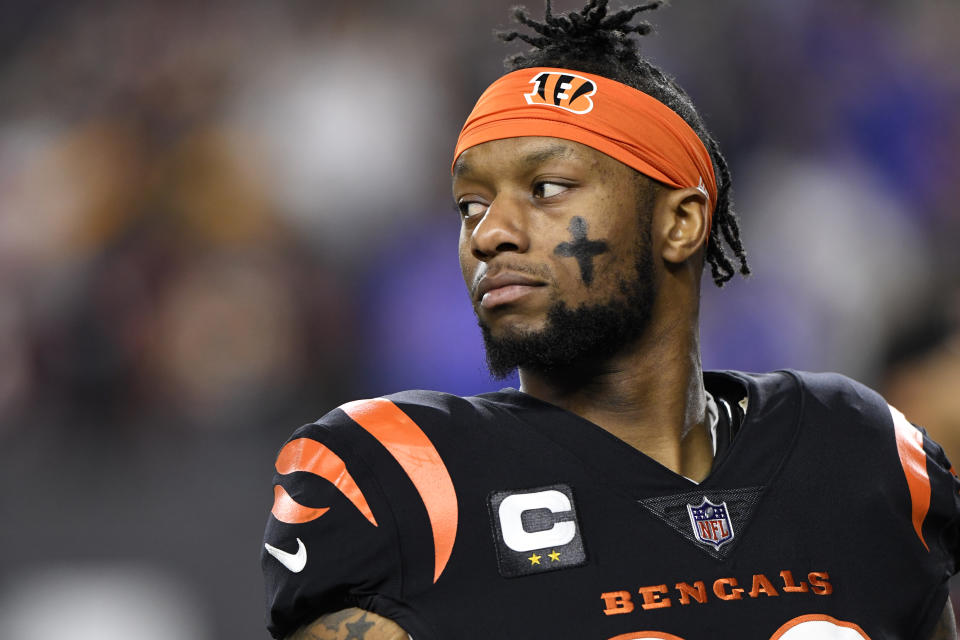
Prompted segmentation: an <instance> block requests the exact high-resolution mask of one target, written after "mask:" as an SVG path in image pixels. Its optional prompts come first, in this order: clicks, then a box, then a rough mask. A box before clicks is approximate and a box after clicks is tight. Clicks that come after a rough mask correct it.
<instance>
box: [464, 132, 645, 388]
mask: <svg viewBox="0 0 960 640" xmlns="http://www.w3.org/2000/svg"><path fill="white" fill-rule="evenodd" d="M453 195H454V199H455V201H456V202H457V206H458V208H459V209H460V212H461V216H462V219H463V224H462V227H461V232H460V266H461V269H462V271H463V277H464V280H465V281H466V284H467V288H468V290H469V292H470V295H471V300H472V302H473V306H474V310H475V312H476V314H477V318H478V320H479V323H480V326H481V328H482V329H483V333H484V340H485V343H486V347H487V359H488V362H489V364H490V368H491V372H492V373H493V374H494V375H496V376H498V377H502V376H505V375H506V374H508V373H509V372H510V371H511V370H512V369H514V368H515V367H518V366H519V367H524V368H530V369H532V370H551V369H555V368H561V367H569V366H571V365H575V364H577V363H581V362H585V361H588V360H590V359H595V358H604V357H607V356H609V355H612V354H613V353H615V352H616V350H617V349H619V348H620V347H622V346H623V345H624V344H625V343H626V342H628V341H631V340H633V339H635V338H636V337H638V336H639V335H640V334H641V333H642V332H643V330H644V328H645V327H646V325H647V323H648V321H649V315H650V308H651V306H652V301H653V300H652V299H653V292H654V283H653V268H652V263H653V261H652V254H651V247H650V209H651V207H652V202H653V184H652V183H651V182H650V181H648V180H646V179H644V178H642V177H640V176H638V174H637V173H636V172H635V171H634V170H633V169H631V168H629V167H627V166H626V165H624V164H622V163H620V162H618V161H616V160H614V159H612V158H610V157H609V156H607V155H605V154H603V153H600V152H599V151H596V150H594V149H591V148H590V147H587V146H585V145H582V144H579V143H576V142H571V141H567V140H561V139H558V138H544V137H524V138H510V139H506V140H495V141H492V142H487V143H484V144H481V145H478V146H476V147H472V148H470V149H468V150H467V151H465V152H464V153H463V154H462V155H461V156H460V159H459V160H458V162H457V165H456V168H455V171H454V180H453Z"/></svg>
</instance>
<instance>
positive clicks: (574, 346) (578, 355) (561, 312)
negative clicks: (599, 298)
mask: <svg viewBox="0 0 960 640" xmlns="http://www.w3.org/2000/svg"><path fill="white" fill-rule="evenodd" d="M619 289H620V295H616V294H614V295H613V296H611V298H610V299H608V300H606V301H604V302H601V303H599V304H593V305H586V304H584V305H580V306H578V307H576V308H574V309H571V308H570V307H568V306H567V304H566V303H565V302H563V301H560V300H558V301H556V302H554V304H553V305H551V307H550V309H549V311H548V312H547V321H546V324H545V325H544V327H543V328H542V329H540V330H537V331H524V332H515V333H513V334H510V335H505V336H500V337H495V336H494V335H493V333H492V332H491V330H490V327H489V326H488V325H486V324H485V323H484V322H483V321H482V320H479V319H478V322H479V324H480V329H481V331H482V332H483V343H484V347H485V348H486V353H487V367H488V368H489V369H490V374H491V375H492V376H493V377H494V378H496V379H497V380H502V379H503V378H506V377H507V376H508V375H510V373H511V372H512V371H513V370H514V369H516V368H518V367H519V368H522V369H528V370H530V371H533V372H536V373H540V374H544V373H551V372H556V373H559V372H564V371H565V372H572V371H573V369H574V368H576V367H577V366H578V365H581V366H585V365H587V364H588V363H594V362H599V361H603V360H604V359H606V358H609V357H610V356H613V355H614V354H616V353H617V352H618V351H620V349H622V348H623V347H624V346H625V345H627V344H629V343H631V342H633V341H635V340H636V339H638V338H639V337H640V336H641V335H642V334H643V333H644V331H646V329H647V326H648V325H649V323H650V316H651V315H652V312H653V300H654V294H655V293H656V286H655V284H654V276H653V256H652V253H651V245H650V242H649V237H647V238H646V241H645V242H641V244H640V247H639V254H638V256H637V259H636V262H635V263H634V269H633V272H632V273H631V274H629V275H628V276H627V277H622V278H620V282H619Z"/></svg>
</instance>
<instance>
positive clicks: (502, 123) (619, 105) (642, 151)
mask: <svg viewBox="0 0 960 640" xmlns="http://www.w3.org/2000/svg"><path fill="white" fill-rule="evenodd" d="M521 136H549V137H553V138H563V139H564V140H573V141H574V142H580V143H582V144H585V145H587V146H588V147H592V148H594V149H596V150H597V151H601V152H603V153H605V154H607V155H608V156H610V157H611V158H614V159H616V160H619V161H620V162H622V163H624V164H625V165H627V166H629V167H633V168H634V169H636V170H637V171H639V172H640V173H642V174H644V175H646V176H649V177H651V178H653V179H654V180H658V181H660V182H662V183H664V184H667V185H670V186H671V187H675V188H677V189H681V188H684V187H696V188H698V189H700V191H702V192H703V193H704V194H706V195H707V197H708V198H709V199H710V204H709V206H708V210H709V212H710V217H711V218H712V217H713V208H714V206H716V202H717V181H716V178H715V177H714V175H713V164H712V163H711V162H710V154H709V153H707V149H706V147H704V146H703V141H701V140H700V137H699V136H698V135H697V134H696V133H695V132H694V130H693V129H691V128H690V125H688V124H687V123H686V122H684V120H683V118H681V117H680V116H678V115H677V114H676V113H674V112H673V110H672V109H670V107H668V106H666V105H665V104H663V103H662V102H660V101H659V100H657V99H655V98H653V97H651V96H649V95H647V94H645V93H643V92H642V91H638V90H636V89H634V88H632V87H628V86H627V85H625V84H621V83H619V82H617V81H615V80H610V79H609V78H604V77H603V76H597V75H593V74H589V73H581V72H579V71H576V72H575V71H570V70H568V69H553V68H547V67H537V68H532V69H521V70H520V71H514V72H512V73H508V74H507V75H505V76H503V77H502V78H500V79H499V80H497V81H496V82H494V83H493V84H492V85H490V86H489V87H488V88H487V90H486V91H484V92H483V95H482V96H480V99H479V100H478V101H477V104H476V106H475V107H474V108H473V112H472V113H471V114H470V117H468V118H467V122H466V124H464V125H463V130H461V131H460V138H459V139H458V140H457V148H456V151H455V152H454V156H453V161H454V165H455V164H456V161H457V158H459V157H460V154H461V153H463V152H464V151H466V150H467V149H469V148H470V147H473V146H476V145H478V144H481V143H484V142H489V141H491V140H501V139H503V138H516V137H521ZM452 169H453V167H452V166H451V171H452ZM708 227H709V222H708Z"/></svg>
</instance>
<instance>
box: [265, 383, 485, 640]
mask: <svg viewBox="0 0 960 640" xmlns="http://www.w3.org/2000/svg"><path fill="white" fill-rule="evenodd" d="M485 407H486V405H485V402H484V401H483V400H480V399H467V398H461V397H459V396H454V395H450V394H445V393H439V392H432V391H404V392H401V393H397V394H392V395H389V396H385V397H379V398H370V399H364V400H355V401H352V402H347V403H344V404H342V405H340V406H339V407H337V408H335V409H333V410H332V411H330V412H329V413H327V414H326V415H324V416H323V417H322V418H320V419H319V420H317V421H316V422H313V423H310V424H307V425H303V426H301V427H300V428H298V429H297V430H296V431H295V432H294V433H293V435H292V436H291V437H290V438H289V439H288V440H287V441H286V442H285V443H284V445H283V447H282V448H281V449H280V452H279V454H278V456H277V459H276V462H275V472H276V473H275V475H274V486H273V492H274V503H273V506H272V508H271V511H270V515H269V516H268V520H267V526H266V531H265V533H264V545H263V551H262V554H261V561H262V566H263V571H264V576H265V579H266V587H267V606H268V617H269V624H268V626H269V629H270V631H271V633H272V634H273V635H274V637H277V638H282V637H286V636H287V635H289V634H290V633H292V632H293V631H295V630H296V629H297V628H298V627H299V626H301V625H303V624H305V623H308V622H310V621H312V620H314V619H316V618H317V617H319V616H320V615H323V614H325V613H330V612H333V611H337V610H339V609H344V608H347V607H359V608H362V609H365V610H369V611H373V612H374V613H378V614H380V615H383V616H385V617H388V618H390V619H392V620H395V621H396V622H398V623H399V624H400V625H401V626H404V628H407V629H416V628H417V624H418V622H417V621H416V620H414V619H412V618H409V617H408V614H409V612H408V611H405V610H404V609H403V608H402V607H401V606H400V605H399V603H401V602H402V601H403V594H404V593H406V592H410V591H411V590H417V589H420V588H423V587H425V586H428V585H430V584H432V583H433V582H435V580H436V579H437V578H438V577H439V575H440V574H441V573H442V572H443V571H444V569H445V567H446V564H447V562H448V561H449V558H450V555H451V552H452V547H453V543H454V539H455V537H456V531H457V522H458V501H457V492H456V490H455V489H454V486H453V481H452V479H451V472H450V468H449V465H450V464H451V460H450V458H455V456H454V455H452V453H451V451H453V450H454V447H455V446H456V445H457V441H458V440H459V439H460V438H459V437H458V436H457V433H468V432H470V431H471V429H470V428H469V427H470V426H471V425H474V424H475V420H476V418H477V416H478V415H480V414H482V413H483V411H485V410H486V408H485ZM465 448H466V447H463V446H457V449H465ZM441 451H444V452H445V454H446V455H441ZM304 549H305V551H303V550H304ZM301 555H302V558H301V557H300V556H301Z"/></svg>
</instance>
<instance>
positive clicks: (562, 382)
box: [520, 327, 713, 482]
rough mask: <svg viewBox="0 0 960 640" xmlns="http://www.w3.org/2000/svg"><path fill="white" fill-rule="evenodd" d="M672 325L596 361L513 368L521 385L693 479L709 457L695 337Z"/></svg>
mask: <svg viewBox="0 0 960 640" xmlns="http://www.w3.org/2000/svg"><path fill="white" fill-rule="evenodd" d="M672 329H673V330H667V331H662V332H656V333H654V334H653V335H651V333H650V332H648V333H647V335H646V336H645V337H644V338H641V339H640V340H639V341H638V342H637V343H636V344H634V345H631V346H630V347H629V348H627V349H624V350H622V351H621V352H619V353H618V354H617V355H615V356H613V357H611V358H608V359H605V360H603V361H598V362H584V363H580V364H578V365H576V366H574V367H570V368H568V369H565V370H558V371H550V372H546V373H544V372H533V371H529V370H525V369H521V370H520V381H521V390H522V391H524V392H525V393H528V394H530V395H532V396H534V397H536V398H539V399H541V400H544V401H546V402H550V403H551V404H554V405H557V406H559V407H562V408H564V409H566V410H568V411H570V412H572V413H575V414H577V415H579V416H581V417H582V418H585V419H587V420H590V421H591V422H593V423H594V424H597V425H599V426H600V427H602V428H604V429H606V430H607V431H608V432H610V433H611V434H613V435H615V436H617V437H618V438H620V439H621V440H623V441H624V442H626V443H627V444H629V445H631V446H633V447H634V448H636V449H639V450H640V451H642V452H643V453H645V454H646V455H648V456H650V457H651V458H653V459H654V460H656V461H657V462H659V463H660V464H662V465H663V466H665V467H667V468H668V469H671V470H672V471H674V472H676V473H678V474H681V475H684V476H686V477H688V478H690V479H692V480H696V481H698V482H699V481H701V480H703V479H704V478H705V477H706V476H707V474H709V472H710V468H711V466H712V464H713V449H712V445H711V440H710V435H709V432H708V426H707V425H706V396H705V393H704V388H703V373H702V369H701V365H700V351H699V344H698V341H697V335H696V333H695V331H683V330H679V331H678V330H677V328H676V327H673V328H672ZM678 334H679V335H678ZM678 347H679V348H678Z"/></svg>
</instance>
